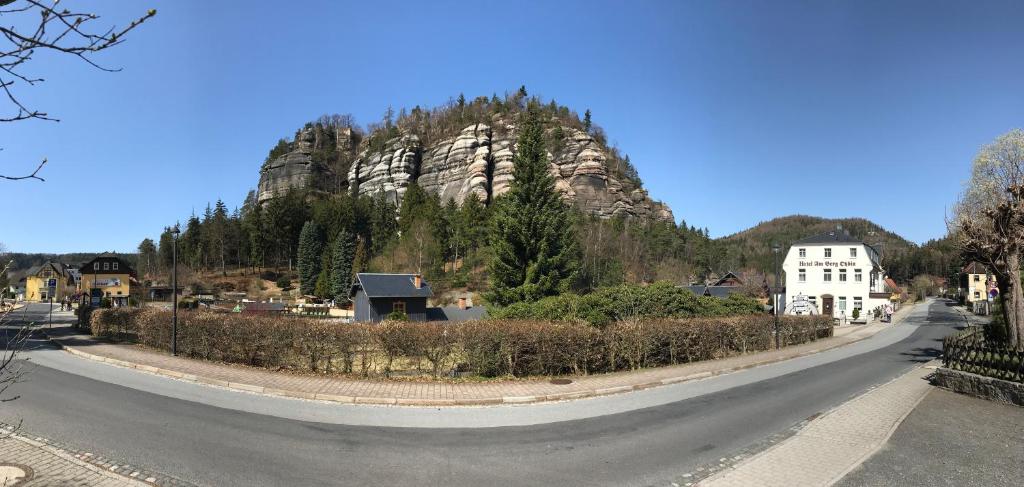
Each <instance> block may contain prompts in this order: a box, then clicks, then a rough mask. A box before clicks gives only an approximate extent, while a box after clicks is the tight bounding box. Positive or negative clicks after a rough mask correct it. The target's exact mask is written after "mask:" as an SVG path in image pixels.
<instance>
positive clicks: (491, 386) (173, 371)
mask: <svg viewBox="0 0 1024 487" xmlns="http://www.w3.org/2000/svg"><path fill="white" fill-rule="evenodd" d="M914 308H915V307H914V306H907V307H905V308H903V309H901V310H900V311H899V312H897V315H896V317H895V318H894V322H895V323H898V322H899V321H901V320H902V319H903V318H904V317H905V316H906V315H907V314H909V313H910V312H911V310H913V309H914ZM890 326H892V325H889V324H884V323H874V324H871V325H847V326H844V327H838V328H836V332H835V335H836V336H834V337H831V338H826V339H822V340H818V341H815V342H810V343H804V344H801V345H794V346H790V347H786V348H784V349H782V350H768V351H763V352H756V353H750V354H746V355H739V356H733V357H727V358H723V359H719V360H709V361H704V362H695V363H689V364H682V365H674V366H666V367H657V368H650V369H643V370H639V371H630V372H616V373H610V374H597V375H587V376H574V377H570V378H571V379H572V382H571V383H570V384H565V385H556V384H551V382H550V381H549V380H548V379H546V378H535V379H527V380H496V381H484V382H447V381H434V382H428V381H420V382H408V381H384V380H360V379H358V378H351V377H346V376H335V375H327V374H294V373H283V372H274V371H270V370H265V369H259V368H252V367H245V366H240V365H233V364H222V363H215V362H208V361H204V360H195V359H188V358H183V357H174V356H171V355H170V354H168V353H165V352H163V351H159V350H153V349H149V348H146V347H142V346H139V345H127V344H114V343H109V342H105V341H100V340H96V339H93V338H92V337H91V336H89V335H86V334H83V333H80V332H78V331H77V330H75V329H73V328H71V327H68V326H63V327H54V329H53V330H51V331H50V332H49V337H50V338H51V340H53V341H54V342H56V343H58V344H60V345H61V346H63V347H64V348H65V349H67V350H68V351H69V352H71V353H76V354H80V355H82V354H84V356H86V357H87V358H91V359H94V360H104V361H108V362H109V361H112V360H114V361H119V362H117V363H114V362H111V363H114V364H115V365H121V366H125V365H127V366H130V367H134V368H136V369H138V370H143V371H150V372H153V371H156V370H157V369H159V370H160V371H158V372H156V373H159V374H161V375H170V376H182V375H186V376H187V378H189V380H192V379H193V378H194V379H201V382H204V383H208V384H223V385H228V384H230V385H228V386H229V387H233V388H237V389H243V390H251V391H255V392H264V390H265V389H266V390H271V391H270V392H271V393H274V392H275V391H288V392H290V393H291V394H286V395H290V396H291V395H298V394H306V395H313V394H326V395H331V396H342V397H347V398H357V399H356V400H357V401H360V402H362V401H371V402H372V401H375V400H393V399H396V398H402V399H403V400H409V401H412V402H415V400H425V401H436V400H449V401H457V402H458V403H462V404H473V403H479V404H483V403H493V402H501V401H502V399H503V398H532V399H531V400H530V401H527V402H533V401H535V400H544V398H545V397H546V396H553V395H561V394H576V395H594V394H595V393H596V391H598V390H602V389H613V390H618V391H623V390H631V389H632V388H634V387H637V386H641V385H660V384H662V383H672V382H678V381H682V380H687V378H689V377H690V376H694V375H701V376H703V377H707V376H711V375H716V374H720V373H725V372H730V371H734V370H738V369H743V368H748V367H753V366H757V365H762V364H766V363H771V362H777V361H781V360H786V359H789V358H795V357H798V356H802V355H808V354H811V353H816V352H820V351H823V350H826V349H830V348H835V347H838V346H842V345H846V344H849V343H852V342H855V341H858V340H862V339H864V338H868V337H870V336H872V335H874V334H875V333H877V332H878V331H881V330H882V329H884V328H887V327H890ZM616 388H618V389H616ZM300 397H301V396H300Z"/></svg>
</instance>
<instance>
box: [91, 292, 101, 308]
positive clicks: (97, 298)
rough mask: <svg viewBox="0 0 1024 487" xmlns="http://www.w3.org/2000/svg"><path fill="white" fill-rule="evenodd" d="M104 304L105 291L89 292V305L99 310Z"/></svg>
mask: <svg viewBox="0 0 1024 487" xmlns="http://www.w3.org/2000/svg"><path fill="white" fill-rule="evenodd" d="M102 303H103V290H102V289H97V288H92V289H90V290H89V305H90V306H92V307H94V308H98V307H99V306H100V304H102Z"/></svg>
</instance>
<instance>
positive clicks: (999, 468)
mask: <svg viewBox="0 0 1024 487" xmlns="http://www.w3.org/2000/svg"><path fill="white" fill-rule="evenodd" d="M1022 458H1024V408H1022V407H1018V406H1010V405H1007V404H1001V403H997V402H993V401H987V400H985V399H978V398H976V397H971V396H965V395H963V394H957V393H955V392H950V391H947V390H943V389H938V388H933V389H932V391H931V392H929V393H928V396H927V397H925V399H924V400H923V401H921V404H920V405H918V406H917V408H915V409H914V412H912V413H910V416H907V419H906V421H904V422H903V423H902V424H901V425H900V427H899V428H898V429H897V430H896V433H894V434H893V435H892V438H890V439H889V441H888V442H887V443H886V444H885V447H883V448H882V449H881V450H879V451H878V453H876V454H874V455H873V456H872V457H871V458H870V459H868V461H866V462H864V463H863V464H861V465H860V466H859V467H857V468H856V469H854V470H853V471H852V472H850V474H849V475H847V476H846V477H844V478H843V479H842V480H841V481H840V482H839V484H837V485H839V486H840V487H860V486H873V485H929V486H950V487H953V486H956V487H961V486H976V487H988V486H992V485H1024V466H1022V465H1021V461H1022Z"/></svg>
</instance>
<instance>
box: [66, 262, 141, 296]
mask: <svg viewBox="0 0 1024 487" xmlns="http://www.w3.org/2000/svg"><path fill="white" fill-rule="evenodd" d="M78 272H79V273H80V274H81V278H80V280H79V283H80V284H79V286H80V288H81V290H82V292H84V293H86V294H87V295H89V296H95V297H98V298H106V299H109V300H110V303H111V305H113V306H126V305H128V302H129V296H130V295H131V291H132V287H131V282H132V279H134V277H135V271H134V270H132V268H131V266H130V265H128V261H126V260H124V259H122V258H121V257H119V256H118V255H117V254H112V253H104V254H100V255H98V256H96V258H94V259H92V260H90V261H89V262H86V263H85V264H84V265H82V267H80V268H79V269H78Z"/></svg>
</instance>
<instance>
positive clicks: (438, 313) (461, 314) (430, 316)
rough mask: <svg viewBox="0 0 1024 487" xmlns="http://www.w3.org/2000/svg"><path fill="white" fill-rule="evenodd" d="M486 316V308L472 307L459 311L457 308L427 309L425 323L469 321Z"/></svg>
mask: <svg viewBox="0 0 1024 487" xmlns="http://www.w3.org/2000/svg"><path fill="white" fill-rule="evenodd" d="M485 316H487V308H484V307H483V306H473V307H469V308H466V309H459V307H458V306H444V307H440V308H438V307H434V308H427V321H471V320H479V319H483V318H484V317H485Z"/></svg>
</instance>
